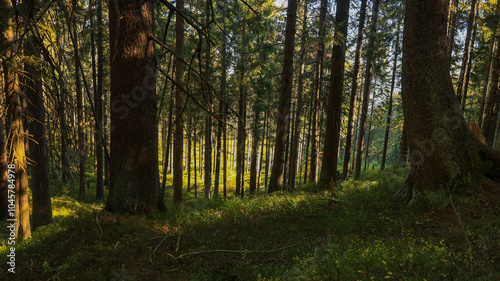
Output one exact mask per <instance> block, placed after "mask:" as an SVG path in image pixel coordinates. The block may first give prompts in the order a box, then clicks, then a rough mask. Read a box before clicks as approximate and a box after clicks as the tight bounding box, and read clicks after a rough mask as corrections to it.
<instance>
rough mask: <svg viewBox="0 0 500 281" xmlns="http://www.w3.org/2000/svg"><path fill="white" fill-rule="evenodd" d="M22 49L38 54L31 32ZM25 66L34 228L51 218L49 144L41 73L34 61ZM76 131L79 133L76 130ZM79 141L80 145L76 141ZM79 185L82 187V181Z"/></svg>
mask: <svg viewBox="0 0 500 281" xmlns="http://www.w3.org/2000/svg"><path fill="white" fill-rule="evenodd" d="M26 53H27V54H28V55H31V56H34V57H36V58H37V59H39V58H40V49H39V46H38V44H37V43H36V39H35V38H34V37H33V36H32V37H30V40H29V41H28V42H27V44H26ZM25 70H26V73H27V76H28V77H27V81H26V84H27V85H26V88H25V94H26V98H27V100H28V114H30V118H29V119H28V120H29V123H28V129H29V132H30V135H32V142H30V144H29V158H30V159H31V160H32V163H33V166H32V168H31V184H30V189H31V194H32V200H33V216H32V225H33V229H35V228H37V227H39V226H42V225H47V224H51V223H52V222H53V219H52V203H51V197H50V179H49V147H48V145H47V131H46V129H45V120H46V119H45V104H44V93H43V88H42V80H41V73H40V71H39V68H38V67H37V64H36V63H35V64H31V63H28V64H26V66H25ZM80 108H81V107H80ZM79 117H80V116H79ZM79 120H81V119H79ZM79 125H80V124H79ZM79 133H81V132H80V130H79ZM79 137H80V135H79ZM82 140H83V137H82ZM79 145H80V148H81V144H80V143H79ZM83 186H84V187H85V184H83Z"/></svg>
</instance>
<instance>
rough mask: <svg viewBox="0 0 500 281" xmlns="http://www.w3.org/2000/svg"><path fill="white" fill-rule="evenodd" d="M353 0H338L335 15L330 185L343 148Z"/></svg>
mask: <svg viewBox="0 0 500 281" xmlns="http://www.w3.org/2000/svg"><path fill="white" fill-rule="evenodd" d="M349 3H350V0H337V14H336V17H335V36H334V37H335V43H334V45H333V50H332V72H331V76H330V91H329V95H328V108H327V109H328V110H327V116H326V130H325V149H324V152H323V165H322V167H321V177H320V179H321V180H320V181H321V182H323V184H328V183H330V182H332V181H335V180H336V178H337V176H336V173H337V162H338V155H339V147H340V129H341V111H342V95H343V92H344V70H345V67H344V65H345V52H346V44H347V43H346V41H347V39H346V38H347V27H348V23H349Z"/></svg>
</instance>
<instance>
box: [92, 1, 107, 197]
mask: <svg viewBox="0 0 500 281" xmlns="http://www.w3.org/2000/svg"><path fill="white" fill-rule="evenodd" d="M102 25H103V22H102V0H97V91H95V95H96V96H95V98H94V103H95V104H94V106H95V114H96V120H95V132H96V140H98V141H96V143H95V158H96V198H97V199H101V198H104V185H103V177H104V174H103V153H102V149H103V144H104V141H105V139H104V127H103V124H102V123H103V122H102V115H103V114H102V93H103V91H102V89H103V79H104V73H103V72H104V70H103V69H104V67H103V41H102V30H103V26H102Z"/></svg>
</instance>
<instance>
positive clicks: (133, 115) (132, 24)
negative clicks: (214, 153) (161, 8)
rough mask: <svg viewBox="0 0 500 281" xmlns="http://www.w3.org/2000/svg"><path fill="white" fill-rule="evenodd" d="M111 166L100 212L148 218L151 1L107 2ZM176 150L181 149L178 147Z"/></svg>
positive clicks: (152, 200)
mask: <svg viewBox="0 0 500 281" xmlns="http://www.w3.org/2000/svg"><path fill="white" fill-rule="evenodd" d="M109 7H110V9H109V15H110V24H109V26H110V49H111V50H110V65H111V126H112V127H113V130H112V131H111V162H110V191H109V196H108V201H107V206H106V208H107V209H108V210H110V211H113V212H130V213H148V212H152V211H155V210H156V209H157V207H158V201H159V195H160V187H159V177H158V126H157V122H156V111H157V110H156V78H155V73H156V65H155V58H154V45H153V44H152V43H151V42H150V41H149V39H148V34H149V33H151V32H152V31H153V1H142V2H140V3H138V2H137V1H132V0H129V1H118V0H113V1H111V2H110V6H109ZM181 150H182V148H181Z"/></svg>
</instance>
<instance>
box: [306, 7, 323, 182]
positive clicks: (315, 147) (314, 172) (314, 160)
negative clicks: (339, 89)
mask: <svg viewBox="0 0 500 281" xmlns="http://www.w3.org/2000/svg"><path fill="white" fill-rule="evenodd" d="M327 4H328V1H327V0H321V6H320V8H319V27H318V48H317V50H316V59H317V61H316V64H315V65H314V67H315V69H314V82H313V115H312V118H313V119H312V131H311V133H312V136H311V171H310V172H309V181H311V182H316V181H317V180H318V162H319V159H318V158H319V140H320V137H319V134H320V130H319V123H320V115H321V112H320V109H319V105H320V96H321V82H322V81H323V57H324V53H325V43H324V40H325V38H324V37H325V25H326V10H327V8H328V7H327Z"/></svg>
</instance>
